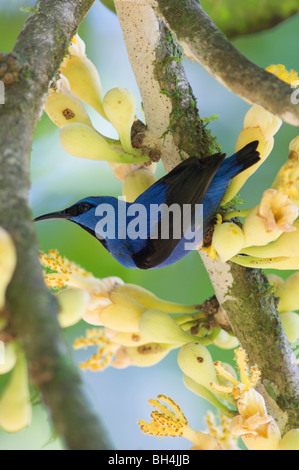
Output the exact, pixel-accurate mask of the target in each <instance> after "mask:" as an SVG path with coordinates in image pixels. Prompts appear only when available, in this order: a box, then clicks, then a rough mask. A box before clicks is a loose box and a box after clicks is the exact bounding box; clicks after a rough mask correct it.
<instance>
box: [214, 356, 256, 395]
mask: <svg viewBox="0 0 299 470" xmlns="http://www.w3.org/2000/svg"><path fill="white" fill-rule="evenodd" d="M235 359H236V362H237V366H238V370H239V373H240V381H239V380H238V379H236V377H234V376H233V375H232V374H231V373H230V372H228V371H227V370H226V369H224V368H223V367H222V365H221V362H219V361H218V362H216V363H215V369H216V372H217V374H219V375H220V376H221V377H223V378H224V379H225V380H227V381H228V382H230V383H231V384H232V385H230V386H225V385H219V384H216V383H211V386H212V387H213V388H214V389H215V390H216V391H218V392H220V393H226V394H228V395H229V394H231V395H232V396H233V398H234V399H235V400H238V399H240V398H242V397H244V394H245V393H246V392H248V391H249V390H250V389H252V388H254V387H255V386H256V384H257V383H258V381H259V380H260V375H261V374H260V371H259V369H258V368H257V367H256V366H254V367H251V368H250V370H249V369H248V358H247V355H246V352H245V351H244V349H242V348H239V349H236V351H235Z"/></svg>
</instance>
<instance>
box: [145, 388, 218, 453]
mask: <svg viewBox="0 0 299 470" xmlns="http://www.w3.org/2000/svg"><path fill="white" fill-rule="evenodd" d="M161 402H164V403H166V404H165V405H164V404H163V403H161ZM149 404H150V405H152V406H153V407H156V408H157V410H154V411H152V413H151V418H152V421H151V423H147V422H146V421H143V420H139V421H138V424H139V426H140V429H141V431H142V432H143V433H144V434H149V435H151V436H159V437H162V436H171V437H176V436H178V437H185V438H186V439H188V440H189V441H191V442H192V443H193V444H194V445H193V446H192V447H191V450H221V447H220V445H219V443H218V442H217V440H216V439H215V438H214V437H212V436H210V435H209V434H205V433H202V432H200V431H194V430H193V429H192V428H191V427H190V426H189V424H188V420H187V419H186V417H185V416H184V414H183V413H182V411H181V409H180V407H179V406H178V405H177V404H176V403H175V402H174V401H173V400H172V399H171V398H169V397H166V396H165V395H158V397H157V400H154V399H151V400H149ZM167 405H169V407H170V408H168V407H167Z"/></svg>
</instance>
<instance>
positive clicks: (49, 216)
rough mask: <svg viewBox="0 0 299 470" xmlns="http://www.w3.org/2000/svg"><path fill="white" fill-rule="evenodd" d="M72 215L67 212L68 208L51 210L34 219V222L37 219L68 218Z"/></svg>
mask: <svg viewBox="0 0 299 470" xmlns="http://www.w3.org/2000/svg"><path fill="white" fill-rule="evenodd" d="M71 217H72V215H71V214H70V213H69V212H68V210H67V209H66V210H64V211H57V212H51V213H49V214H44V215H40V216H39V217H36V218H35V219H34V222H38V221H39V220H49V219H70V218H71Z"/></svg>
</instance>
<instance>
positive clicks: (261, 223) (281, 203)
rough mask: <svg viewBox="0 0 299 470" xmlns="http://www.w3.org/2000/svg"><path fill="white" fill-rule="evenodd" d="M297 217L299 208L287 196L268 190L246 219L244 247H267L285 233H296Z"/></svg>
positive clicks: (274, 190)
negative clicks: (295, 223)
mask: <svg viewBox="0 0 299 470" xmlns="http://www.w3.org/2000/svg"><path fill="white" fill-rule="evenodd" d="M297 217H298V207H297V206H295V204H293V203H292V202H291V201H290V199H289V198H288V197H287V196H286V195H285V194H283V193H281V192H280V191H277V190H276V189H272V188H271V189H267V190H266V191H265V192H264V193H263V196H262V199H261V201H260V204H259V205H258V206H256V207H254V208H253V209H252V210H251V211H250V212H249V214H248V215H247V217H246V218H245V221H244V225H243V233H244V247H249V246H254V245H256V246H263V245H267V244H268V243H270V242H271V241H274V240H276V239H277V238H278V237H279V236H280V235H281V234H282V233H283V232H293V231H295V230H296V228H295V227H294V226H293V222H294V221H295V220H296V218H297ZM242 251H243V250H242Z"/></svg>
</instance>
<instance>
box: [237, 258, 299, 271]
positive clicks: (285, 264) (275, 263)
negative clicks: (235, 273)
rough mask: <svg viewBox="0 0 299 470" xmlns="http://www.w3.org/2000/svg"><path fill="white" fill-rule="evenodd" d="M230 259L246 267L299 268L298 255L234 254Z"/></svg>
mask: <svg viewBox="0 0 299 470" xmlns="http://www.w3.org/2000/svg"><path fill="white" fill-rule="evenodd" d="M231 261H232V262H233V263H236V264H239V265H240V266H245V267H247V268H257V269H282V270H286V269H299V256H294V257H291V256H290V257H287V256H279V257H277V258H257V257H254V256H242V255H237V256H234V257H233V258H232V259H231Z"/></svg>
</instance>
